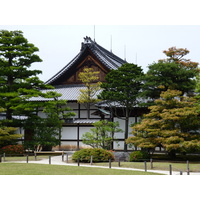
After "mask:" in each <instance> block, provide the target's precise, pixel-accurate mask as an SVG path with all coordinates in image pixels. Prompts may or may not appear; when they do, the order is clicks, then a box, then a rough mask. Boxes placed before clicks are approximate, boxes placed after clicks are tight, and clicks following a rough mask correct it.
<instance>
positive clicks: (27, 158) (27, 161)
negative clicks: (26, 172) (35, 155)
mask: <svg viewBox="0 0 200 200" xmlns="http://www.w3.org/2000/svg"><path fill="white" fill-rule="evenodd" d="M26 163H28V155H26Z"/></svg>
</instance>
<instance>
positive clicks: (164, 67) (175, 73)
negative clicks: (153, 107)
mask: <svg viewBox="0 0 200 200" xmlns="http://www.w3.org/2000/svg"><path fill="white" fill-rule="evenodd" d="M163 52H164V53H165V54H166V56H167V57H168V58H167V59H165V60H159V61H158V62H157V63H153V64H152V65H149V70H148V72H147V73H146V75H145V78H144V82H145V84H144V88H143V91H144V92H143V95H144V96H146V97H147V98H151V99H152V100H154V99H158V98H159V97H160V94H161V92H163V91H167V90H168V89H171V90H179V91H181V92H182V95H184V94H188V93H190V92H193V91H194V89H195V85H196V80H195V78H196V76H197V75H198V73H199V69H198V63H196V62H192V61H190V60H189V59H185V58H184V56H185V55H187V54H188V53H189V51H188V50H187V49H183V48H176V47H171V48H169V49H168V50H167V51H163ZM151 103H153V102H152V101H151Z"/></svg>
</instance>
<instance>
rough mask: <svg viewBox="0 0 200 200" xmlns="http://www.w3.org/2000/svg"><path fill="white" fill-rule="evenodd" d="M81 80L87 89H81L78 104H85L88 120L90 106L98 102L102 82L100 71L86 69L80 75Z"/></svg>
mask: <svg viewBox="0 0 200 200" xmlns="http://www.w3.org/2000/svg"><path fill="white" fill-rule="evenodd" d="M79 79H80V80H81V81H82V83H83V84H84V85H85V87H86V88H85V89H80V95H79V97H78V103H82V104H85V107H86V109H87V118H90V106H91V105H92V104H94V103H96V102H98V101H100V100H99V99H98V98H96V95H97V93H98V92H99V91H100V89H101V88H100V85H101V82H98V79H99V71H94V70H93V69H92V68H88V67H85V68H84V69H83V72H80V73H79Z"/></svg>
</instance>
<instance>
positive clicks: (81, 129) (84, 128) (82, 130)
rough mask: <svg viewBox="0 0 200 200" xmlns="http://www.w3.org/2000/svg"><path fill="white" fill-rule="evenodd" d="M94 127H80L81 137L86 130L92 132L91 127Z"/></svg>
mask: <svg viewBox="0 0 200 200" xmlns="http://www.w3.org/2000/svg"><path fill="white" fill-rule="evenodd" d="M91 128H93V127H92V126H91V127H80V129H79V138H80V139H81V138H82V135H83V134H84V133H86V132H90V129H91Z"/></svg>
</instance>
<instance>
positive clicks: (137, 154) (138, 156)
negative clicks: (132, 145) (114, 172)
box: [129, 151, 150, 162]
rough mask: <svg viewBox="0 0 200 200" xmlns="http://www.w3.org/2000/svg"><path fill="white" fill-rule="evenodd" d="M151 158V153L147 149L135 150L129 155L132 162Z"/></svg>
mask: <svg viewBox="0 0 200 200" xmlns="http://www.w3.org/2000/svg"><path fill="white" fill-rule="evenodd" d="M149 158H150V156H149V154H148V153H147V152H145V151H134V152H132V153H131V154H130V157H129V159H130V162H141V161H144V160H147V159H149Z"/></svg>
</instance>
